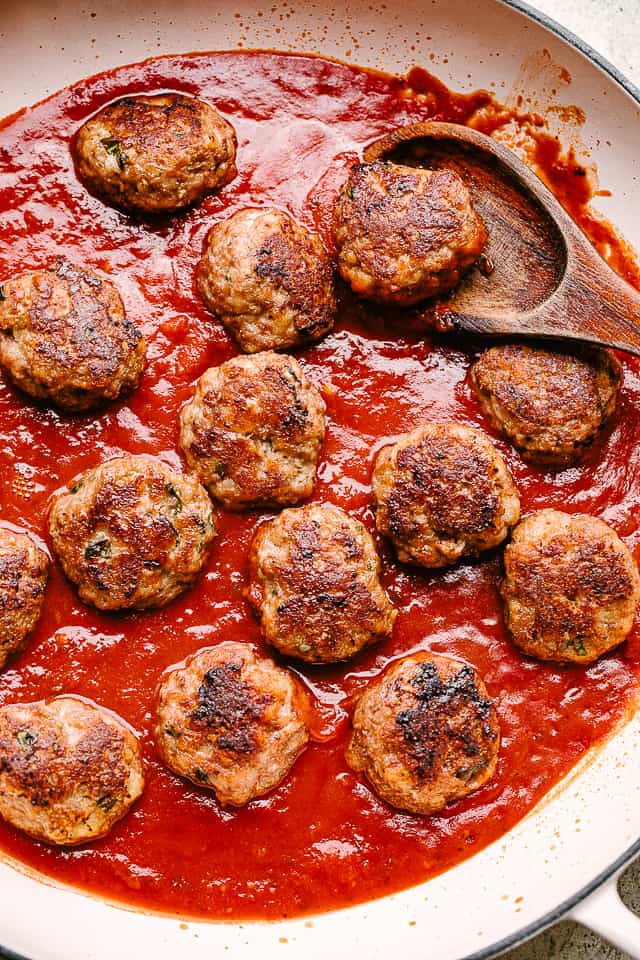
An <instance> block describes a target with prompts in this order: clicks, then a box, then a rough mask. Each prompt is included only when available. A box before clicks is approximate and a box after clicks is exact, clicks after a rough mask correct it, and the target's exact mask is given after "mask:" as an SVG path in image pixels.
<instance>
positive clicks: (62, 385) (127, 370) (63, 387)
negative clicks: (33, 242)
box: [0, 258, 147, 413]
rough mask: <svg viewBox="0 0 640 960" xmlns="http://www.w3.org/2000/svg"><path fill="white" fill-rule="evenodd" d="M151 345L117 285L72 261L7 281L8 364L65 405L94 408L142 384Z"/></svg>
mask: <svg viewBox="0 0 640 960" xmlns="http://www.w3.org/2000/svg"><path fill="white" fill-rule="evenodd" d="M146 350H147V348H146V344H145V342H144V340H143V339H142V335H141V334H140V332H139V330H138V329H137V328H136V327H135V326H134V325H133V323H131V322H130V321H129V320H127V318H126V316H125V312H124V307H123V305H122V300H121V299H120V294H119V293H118V291H117V290H116V288H115V287H114V286H113V284H111V283H109V282H108V281H107V280H101V279H100V278H99V277H97V276H95V274H93V273H89V272H88V271H86V270H82V269H81V268H80V267H76V266H74V265H73V264H72V263H69V261H67V260H63V259H61V258H59V259H58V260H56V262H55V264H53V265H52V266H51V267H50V268H49V269H47V270H34V271H31V272H29V273H22V274H20V275H19V276H17V277H14V278H13V279H11V280H7V281H5V283H3V284H2V286H0V365H2V366H3V367H4V368H5V370H6V371H7V373H8V375H9V376H10V377H11V379H12V380H13V382H14V383H15V384H16V385H17V386H18V387H20V388H21V389H22V390H24V391H25V392H26V393H28V394H30V396H32V397H38V398H41V399H44V400H47V401H48V402H49V403H52V404H53V405H54V406H56V407H59V408H60V409H61V410H64V411H68V412H71V413H76V412H81V411H83V410H90V409H92V408H93V407H96V406H98V405H99V404H101V403H103V402H104V401H106V400H115V399H116V398H117V397H119V396H120V395H121V394H123V393H125V392H128V391H130V390H133V389H135V387H137V386H138V383H139V381H140V377H141V375H142V371H143V370H144V366H145V355H146Z"/></svg>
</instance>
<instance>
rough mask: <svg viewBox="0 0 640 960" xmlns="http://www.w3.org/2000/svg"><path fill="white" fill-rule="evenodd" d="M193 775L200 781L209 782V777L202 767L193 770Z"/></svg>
mask: <svg viewBox="0 0 640 960" xmlns="http://www.w3.org/2000/svg"><path fill="white" fill-rule="evenodd" d="M193 775H194V777H195V778H196V780H197V781H198V783H209V777H208V776H207V775H206V773H205V772H204V770H201V769H200V767H196V769H195V770H194V771H193Z"/></svg>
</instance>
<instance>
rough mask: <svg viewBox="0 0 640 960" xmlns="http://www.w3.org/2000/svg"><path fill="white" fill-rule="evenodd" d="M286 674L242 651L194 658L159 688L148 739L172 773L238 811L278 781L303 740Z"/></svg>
mask: <svg viewBox="0 0 640 960" xmlns="http://www.w3.org/2000/svg"><path fill="white" fill-rule="evenodd" d="M307 709H308V704H307V702H306V699H305V695H304V693H303V692H302V689H301V688H300V686H299V684H298V682H297V681H296V680H295V678H294V676H293V674H291V673H289V672H288V671H287V670H283V669H282V668H281V667H277V666H276V665H275V664H274V663H272V662H271V661H270V660H266V659H263V658H260V657H257V656H256V654H255V653H254V652H253V650H252V649H251V647H249V646H247V645H246V644H244V643H233V642H226V643H220V644H218V646H216V647H209V648H207V649H205V650H199V651H198V653H196V654H195V655H194V656H193V657H191V658H190V659H189V660H187V662H186V664H185V665H184V666H180V667H178V668H176V669H173V670H171V671H170V672H169V673H168V675H167V677H166V679H165V681H164V683H163V684H162V686H161V687H160V693H159V698H158V708H157V713H158V717H159V723H158V724H157V726H156V731H155V737H156V743H157V745H158V749H159V751H160V754H161V756H162V759H163V760H164V762H165V763H166V764H167V766H168V767H170V768H171V769H172V770H174V771H175V772H176V773H178V774H180V776H182V777H187V778H188V779H189V780H192V781H193V782H194V783H197V784H198V786H201V787H207V788H208V789H210V790H213V791H214V792H215V795H216V797H217V798H218V800H219V802H220V803H222V804H224V805H226V804H231V805H232V806H236V807H240V806H242V805H243V804H245V803H248V802H249V801H250V800H253V799H254V797H261V796H262V795H263V794H265V793H268V791H269V790H272V789H273V788H274V787H276V786H277V785H278V784H279V783H281V782H282V780H284V778H285V777H286V775H287V774H288V773H289V770H290V769H291V767H292V766H293V764H294V763H295V761H296V759H297V757H298V756H299V755H300V754H301V753H302V751H303V750H304V748H305V746H306V745H307V741H308V739H309V733H308V731H307V727H306V723H305V717H306V712H307Z"/></svg>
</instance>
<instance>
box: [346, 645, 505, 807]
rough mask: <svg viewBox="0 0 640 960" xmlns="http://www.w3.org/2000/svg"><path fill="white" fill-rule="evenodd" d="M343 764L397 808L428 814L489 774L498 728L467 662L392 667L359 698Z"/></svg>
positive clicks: (418, 660) (416, 660) (409, 660)
mask: <svg viewBox="0 0 640 960" xmlns="http://www.w3.org/2000/svg"><path fill="white" fill-rule="evenodd" d="M352 725H353V732H352V735H351V739H350V742H349V745H348V748H347V753H346V757H347V763H348V764H349V766H350V767H351V768H352V769H353V770H355V771H358V772H362V773H364V774H365V776H366V777H367V779H368V781H369V783H370V784H371V786H372V787H373V789H374V791H375V792H376V794H377V795H378V796H379V797H381V798H382V799H383V800H385V801H386V802H387V803H390V804H391V805H392V806H394V807H398V808H399V809H401V810H408V811H409V812H410V813H417V814H426V815H430V814H434V813H437V812H438V811H440V810H442V809H443V808H444V807H445V806H446V805H447V804H448V803H451V802H452V801H454V800H459V799H460V798H462V797H466V796H468V795H469V794H470V793H472V792H473V791H474V790H477V789H478V788H479V787H481V786H483V785H484V784H485V783H487V781H488V780H490V779H491V777H492V776H493V773H494V770H495V767H496V763H497V758H498V751H499V746H500V730H499V725H498V719H497V714H496V710H495V706H494V704H493V702H492V701H491V700H490V699H489V697H488V694H487V690H486V688H485V686H484V683H483V681H482V680H481V679H480V677H479V676H478V674H477V673H476V671H475V670H473V668H472V667H470V666H469V665H468V664H462V663H459V662H458V661H456V660H452V659H450V658H448V657H442V656H436V655H433V654H415V655H413V656H410V657H405V658H404V659H402V660H400V661H398V662H396V663H395V664H393V665H392V666H391V668H390V669H389V670H387V672H386V673H385V674H383V676H382V677H381V678H379V679H378V680H376V681H374V682H373V683H372V684H371V685H370V686H369V687H368V688H367V690H366V691H365V693H364V694H363V695H362V696H361V697H360V699H359V700H358V703H357V705H356V709H355V712H354V715H353V721H352Z"/></svg>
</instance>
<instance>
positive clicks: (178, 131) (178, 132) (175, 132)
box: [173, 130, 186, 139]
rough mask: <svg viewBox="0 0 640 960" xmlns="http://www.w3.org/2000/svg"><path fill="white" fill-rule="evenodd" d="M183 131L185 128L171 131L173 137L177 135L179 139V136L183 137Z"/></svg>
mask: <svg viewBox="0 0 640 960" xmlns="http://www.w3.org/2000/svg"><path fill="white" fill-rule="evenodd" d="M185 133H186V131H185V130H174V131H173V135H174V137H178V139H180V138H181V137H184V135H185Z"/></svg>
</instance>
